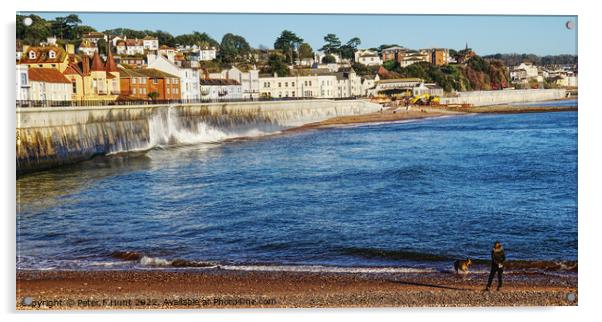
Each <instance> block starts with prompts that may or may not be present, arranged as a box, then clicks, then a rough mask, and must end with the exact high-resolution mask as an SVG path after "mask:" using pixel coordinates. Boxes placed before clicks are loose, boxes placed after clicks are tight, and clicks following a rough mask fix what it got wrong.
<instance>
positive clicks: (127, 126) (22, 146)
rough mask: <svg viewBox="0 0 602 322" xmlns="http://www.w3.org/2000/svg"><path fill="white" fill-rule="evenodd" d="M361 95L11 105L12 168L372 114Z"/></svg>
mask: <svg viewBox="0 0 602 322" xmlns="http://www.w3.org/2000/svg"><path fill="white" fill-rule="evenodd" d="M380 107H381V106H380V105H378V104H374V103H370V102H367V101H363V100H345V101H333V100H303V101H269V102H240V103H207V104H177V105H152V106H150V105H140V106H98V107H61V108H20V109H17V160H16V162H17V173H26V172H31V171H35V170H40V169H46V168H51V167H56V166H60V165H64V164H70V163H74V162H78V161H82V160H86V159H89V158H91V157H93V156H95V155H105V154H111V153H120V152H130V151H140V150H148V149H151V148H153V147H155V146H166V145H177V144H195V143H202V142H216V141H221V140H225V139H228V138H233V137H241V136H256V135H262V134H267V133H273V132H276V131H279V130H282V129H286V128H290V127H294V126H300V125H303V124H307V123H311V122H319V121H322V120H325V119H329V118H332V117H337V116H344V115H360V114H367V113H372V112H376V111H378V110H379V109H380Z"/></svg>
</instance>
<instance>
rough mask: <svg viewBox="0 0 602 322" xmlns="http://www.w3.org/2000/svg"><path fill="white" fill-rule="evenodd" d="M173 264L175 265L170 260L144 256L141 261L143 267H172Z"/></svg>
mask: <svg viewBox="0 0 602 322" xmlns="http://www.w3.org/2000/svg"><path fill="white" fill-rule="evenodd" d="M172 263H173V261H170V260H167V259H164V258H160V257H148V256H143V257H142V258H141V259H140V265H142V266H152V267H164V266H171V264H172Z"/></svg>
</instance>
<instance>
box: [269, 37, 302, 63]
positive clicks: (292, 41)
mask: <svg viewBox="0 0 602 322" xmlns="http://www.w3.org/2000/svg"><path fill="white" fill-rule="evenodd" d="M301 42H303V39H302V38H300V37H298V36H297V35H296V34H295V33H294V32H292V31H288V30H283V31H282V33H281V34H280V36H279V37H278V38H276V41H275V42H274V49H279V50H281V51H282V52H283V53H285V55H286V59H287V61H288V62H289V63H291V64H292V63H293V62H294V60H295V50H296V49H297V47H299V45H300V44H301Z"/></svg>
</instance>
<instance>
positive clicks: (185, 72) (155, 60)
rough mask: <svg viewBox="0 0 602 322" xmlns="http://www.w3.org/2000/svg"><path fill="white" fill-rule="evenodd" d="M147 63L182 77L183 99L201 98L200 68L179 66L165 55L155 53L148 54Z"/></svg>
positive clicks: (149, 66) (150, 66) (149, 65)
mask: <svg viewBox="0 0 602 322" xmlns="http://www.w3.org/2000/svg"><path fill="white" fill-rule="evenodd" d="M147 64H148V68H155V69H158V70H160V71H162V72H165V73H168V74H171V75H175V76H178V77H179V78H180V90H181V98H182V100H198V99H200V98H201V89H200V84H199V71H198V69H193V68H188V67H181V66H178V65H176V64H175V63H174V62H172V61H169V60H168V59H167V58H166V57H164V56H163V55H155V54H148V55H147Z"/></svg>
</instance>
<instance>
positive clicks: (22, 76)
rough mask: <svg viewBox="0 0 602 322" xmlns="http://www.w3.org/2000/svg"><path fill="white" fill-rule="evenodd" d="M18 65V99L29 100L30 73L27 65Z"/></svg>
mask: <svg viewBox="0 0 602 322" xmlns="http://www.w3.org/2000/svg"><path fill="white" fill-rule="evenodd" d="M16 67H17V80H16V90H17V95H16V98H17V101H28V100H29V87H30V86H31V85H30V84H29V73H28V67H27V65H25V64H23V65H19V64H17V65H16Z"/></svg>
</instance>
